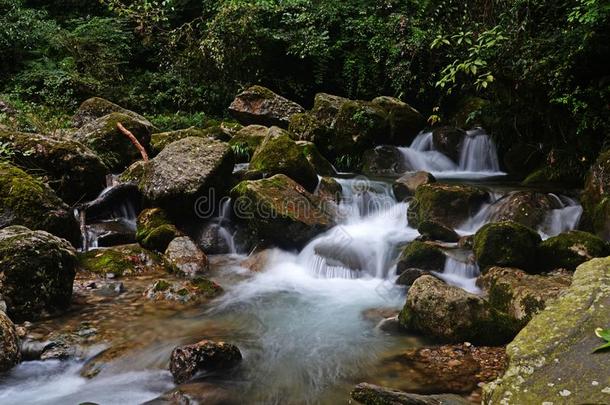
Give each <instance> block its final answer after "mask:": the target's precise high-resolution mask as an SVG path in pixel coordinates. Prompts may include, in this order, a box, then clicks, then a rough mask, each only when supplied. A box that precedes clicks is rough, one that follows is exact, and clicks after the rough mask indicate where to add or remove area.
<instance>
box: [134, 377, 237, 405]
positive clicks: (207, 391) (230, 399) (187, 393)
mask: <svg viewBox="0 0 610 405" xmlns="http://www.w3.org/2000/svg"><path fill="white" fill-rule="evenodd" d="M235 391H236V389H230V388H228V387H223V386H221V385H218V384H215V383H208V382H203V381H194V382H191V383H186V384H180V385H179V386H178V387H176V388H174V389H173V390H171V391H169V392H166V393H165V394H163V395H161V396H160V397H159V398H156V399H154V400H152V401H149V402H145V405H162V404H165V405H190V404H206V405H239V404H242V403H243V402H242V401H240V400H239V399H238V398H236V395H235Z"/></svg>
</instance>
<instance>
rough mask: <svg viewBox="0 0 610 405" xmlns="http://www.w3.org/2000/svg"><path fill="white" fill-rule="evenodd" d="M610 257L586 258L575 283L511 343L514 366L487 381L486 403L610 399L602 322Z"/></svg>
mask: <svg viewBox="0 0 610 405" xmlns="http://www.w3.org/2000/svg"><path fill="white" fill-rule="evenodd" d="M609 285H610V258H599V259H593V260H590V261H588V262H585V263H583V264H581V265H580V266H579V267H578V268H577V269H576V271H575V272H574V276H573V279H572V284H571V285H570V287H568V288H567V289H566V290H565V291H564V293H563V294H561V295H560V296H559V297H558V298H557V299H556V300H553V301H552V302H549V303H547V305H546V308H545V309H544V310H543V311H542V312H540V313H539V314H538V315H536V316H534V317H533V318H532V320H531V321H530V322H529V323H528V324H527V326H525V328H523V330H522V331H521V333H519V335H517V337H516V338H515V339H514V340H513V341H512V342H511V343H510V344H509V345H508V346H507V348H506V352H507V355H508V359H509V362H508V369H507V371H506V373H505V374H504V376H503V377H501V378H500V379H498V380H496V381H494V382H492V383H490V384H487V385H486V386H485V387H484V391H483V403H484V404H489V405H491V404H515V405H516V404H542V403H556V404H568V403H570V404H603V403H607V402H608V397H609V396H610V394H609V393H608V391H610V390H609V387H610V373H608V352H598V353H593V350H594V349H595V348H597V347H598V346H600V345H602V344H603V343H604V341H603V340H602V339H600V338H599V337H597V336H596V334H595V329H596V328H599V327H601V328H607V327H608V325H610V311H608V308H609V307H610V292H609V289H608V286H609Z"/></svg>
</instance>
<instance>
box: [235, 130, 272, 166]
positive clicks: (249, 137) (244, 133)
mask: <svg viewBox="0 0 610 405" xmlns="http://www.w3.org/2000/svg"><path fill="white" fill-rule="evenodd" d="M268 134H269V128H267V127H264V126H262V125H248V126H247V127H243V128H242V129H240V130H239V131H237V133H236V134H235V135H234V136H233V138H231V140H230V141H229V145H231V148H232V149H233V153H234V154H235V159H236V161H238V162H249V161H250V159H251V158H252V156H254V152H255V151H256V149H257V148H258V147H259V146H260V144H261V143H263V140H264V139H265V138H266V137H267V135H268Z"/></svg>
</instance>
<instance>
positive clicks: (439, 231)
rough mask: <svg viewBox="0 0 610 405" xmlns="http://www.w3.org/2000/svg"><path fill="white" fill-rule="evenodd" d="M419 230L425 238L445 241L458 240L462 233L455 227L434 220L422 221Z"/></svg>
mask: <svg viewBox="0 0 610 405" xmlns="http://www.w3.org/2000/svg"><path fill="white" fill-rule="evenodd" d="M417 232H419V233H420V234H421V235H422V236H423V237H425V238H428V239H432V240H440V241H443V242H457V241H458V240H459V239H460V235H458V234H457V232H455V231H454V230H453V229H451V228H449V227H448V226H445V225H443V224H441V223H440V222H436V221H432V220H425V221H423V222H421V223H420V224H419V226H418V227H417Z"/></svg>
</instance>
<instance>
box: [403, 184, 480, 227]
mask: <svg viewBox="0 0 610 405" xmlns="http://www.w3.org/2000/svg"><path fill="white" fill-rule="evenodd" d="M488 198H489V196H488V193H487V191H485V190H484V189H481V188H478V187H473V186H468V185H457V184H441V183H432V184H423V185H421V186H419V187H417V190H416V191H415V197H414V199H413V200H412V201H411V204H410V205H409V211H408V218H409V226H411V227H417V226H419V224H420V223H421V222H423V221H425V220H434V221H437V222H440V223H441V224H443V225H446V226H449V227H457V226H459V225H460V224H462V223H463V222H464V221H466V220H467V219H468V218H470V217H471V216H473V215H474V214H475V213H476V212H477V211H478V209H479V208H480V206H481V204H482V203H483V202H485V200H487V199H488Z"/></svg>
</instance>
